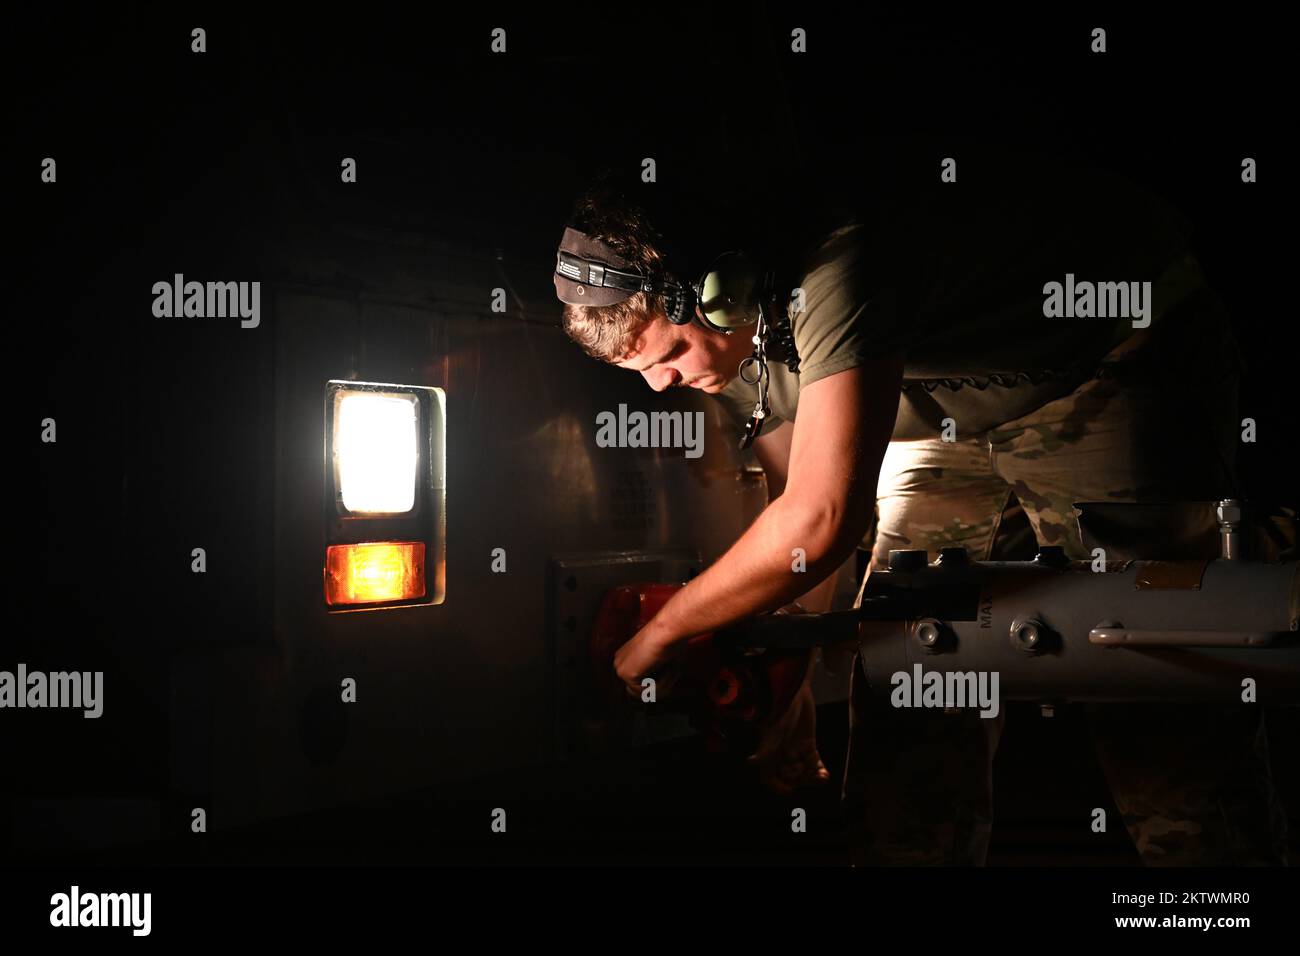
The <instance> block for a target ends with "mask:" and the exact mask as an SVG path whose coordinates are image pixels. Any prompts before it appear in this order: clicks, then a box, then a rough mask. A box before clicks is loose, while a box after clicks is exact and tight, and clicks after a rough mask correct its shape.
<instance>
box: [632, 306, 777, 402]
mask: <svg viewBox="0 0 1300 956" xmlns="http://www.w3.org/2000/svg"><path fill="white" fill-rule="evenodd" d="M753 351H754V343H753V341H752V339H751V337H750V335H747V334H746V333H745V331H743V330H742V331H738V332H733V333H732V334H731V335H720V334H718V333H716V332H710V331H709V330H707V329H703V328H701V327H700V326H698V325H696V324H694V323H692V324H690V325H673V324H672V323H671V322H669V321H668V320H667V318H666V317H665V316H664V315H663V314H662V313H659V315H658V316H655V317H653V318H651V320H650V321H648V322H647V323H646V324H645V325H644V326H643V327H642V329H641V333H640V335H639V336H638V337H637V340H636V342H635V343H634V345H633V348H632V351H631V352H629V353H628V354H627V355H624V356H623V357H622V358H621V359H620V360H619V361H617V362H615V363H614V364H616V365H617V366H618V367H619V368H626V369H631V370H632V371H634V372H640V373H641V374H642V376H644V378H645V380H646V382H648V383H649V385H650V387H651V388H653V389H654V390H655V391H656V392H662V391H663V390H664V389H666V388H674V387H677V386H681V387H689V388H698V389H699V390H700V391H702V392H707V393H709V394H710V395H712V394H713V393H715V392H720V391H722V389H723V388H724V387H726V385H727V383H728V382H730V381H731V380H732V379H733V378H735V376H736V370H737V369H738V368H739V366H740V363H741V362H742V361H743V360H744V359H745V358H746V357H747V356H749V355H750V354H751V353H752V352H753Z"/></svg>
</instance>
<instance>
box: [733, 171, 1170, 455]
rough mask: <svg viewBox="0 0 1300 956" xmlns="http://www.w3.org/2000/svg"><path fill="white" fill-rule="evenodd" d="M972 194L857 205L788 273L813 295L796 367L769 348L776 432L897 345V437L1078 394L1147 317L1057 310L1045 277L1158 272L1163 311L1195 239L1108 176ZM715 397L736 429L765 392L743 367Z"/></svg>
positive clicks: (1095, 278)
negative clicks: (812, 399)
mask: <svg viewBox="0 0 1300 956" xmlns="http://www.w3.org/2000/svg"><path fill="white" fill-rule="evenodd" d="M972 193H973V191H968V192H963V191H962V187H961V186H959V185H958V184H955V183H954V184H950V185H947V186H945V187H944V188H943V189H940V190H936V191H935V192H934V193H933V194H931V195H930V196H929V197H926V198H923V199H921V200H916V201H908V202H906V203H902V204H899V205H896V206H894V207H892V208H889V209H885V210H882V211H880V212H879V213H877V214H869V215H857V216H854V217H852V218H850V219H848V221H846V222H844V224H843V225H841V226H840V227H839V228H836V229H834V230H833V231H832V232H831V233H830V234H829V235H828V236H826V237H825V238H824V239H822V240H821V241H819V242H816V243H814V244H813V245H812V247H811V248H809V249H808V250H806V251H805V253H804V254H803V256H802V258H801V261H800V262H799V265H798V267H797V268H796V269H794V270H793V271H792V272H791V273H790V274H791V275H792V277H794V278H795V279H796V280H797V282H796V284H797V285H798V287H799V288H802V289H803V294H804V303H803V304H804V308H803V311H802V312H798V313H794V312H793V311H792V312H791V327H792V330H793V333H794V341H795V346H796V348H797V350H798V352H799V358H800V369H799V372H798V374H794V373H791V372H790V371H789V370H788V369H787V368H786V366H785V365H784V364H781V363H780V362H776V361H769V371H770V380H769V393H768V397H769V403H770V405H771V409H772V415H771V417H769V419H768V421H767V423H766V425H765V430H768V429H771V428H773V427H775V426H776V425H778V424H779V423H780V422H782V421H793V420H794V419H795V416H796V414H797V411H798V405H799V391H800V388H801V387H803V386H804V385H808V384H811V383H813V382H816V381H818V380H820V379H822V378H825V377H827V376H829V375H833V374H835V373H836V372H840V371H843V370H845V369H849V368H854V367H856V366H858V365H861V364H863V363H865V362H867V361H870V360H871V359H876V358H881V357H885V356H888V355H892V354H901V355H902V356H903V363H904V371H903V376H904V381H903V391H902V394H901V396H900V404H899V410H898V414H897V416H896V419H895V426H894V435H893V437H894V439H895V440H914V439H920V438H933V437H939V435H940V434H941V431H942V429H943V420H944V419H945V418H952V419H953V421H954V422H955V423H956V428H957V432H958V434H959V435H961V436H969V435H971V434H974V433H979V432H982V431H986V430H988V429H989V428H993V427H996V426H998V425H1000V424H1003V423H1005V422H1008V421H1012V420H1014V419H1016V418H1019V417H1020V416H1022V415H1025V414H1028V413H1029V412H1031V411H1033V410H1034V409H1036V408H1039V407H1041V406H1042V405H1044V404H1046V403H1047V402H1048V401H1052V400H1053V399H1055V398H1059V397H1060V396H1062V395H1065V394H1068V393H1069V392H1070V391H1073V389H1074V388H1076V387H1077V386H1078V385H1079V384H1080V383H1082V381H1084V380H1085V379H1086V378H1088V377H1090V376H1091V375H1092V374H1093V373H1094V372H1095V368H1096V362H1097V361H1098V360H1100V359H1101V358H1102V357H1103V356H1104V355H1105V354H1106V353H1107V352H1109V351H1110V350H1111V349H1112V348H1113V347H1114V346H1116V345H1118V344H1119V343H1120V342H1122V341H1123V340H1124V339H1125V338H1127V337H1128V336H1129V335H1130V334H1132V333H1133V331H1134V330H1135V329H1134V325H1133V319H1132V317H1131V316H1121V317H1112V318H1097V317H1051V318H1049V317H1047V316H1045V314H1044V300H1045V297H1046V296H1045V292H1044V286H1045V284H1046V283H1049V282H1053V281H1055V282H1059V283H1062V284H1063V285H1064V283H1065V282H1066V276H1067V273H1070V274H1072V275H1073V276H1074V281H1075V282H1076V283H1078V282H1084V281H1088V282H1126V283H1127V282H1139V283H1140V282H1143V281H1150V282H1152V283H1153V286H1154V288H1153V294H1152V299H1153V300H1154V304H1153V311H1154V312H1156V313H1157V315H1156V317H1157V318H1158V313H1159V310H1160V308H1161V304H1162V303H1161V299H1162V296H1163V297H1164V298H1166V299H1167V298H1169V296H1168V295H1165V292H1166V291H1167V290H1168V289H1169V288H1171V286H1170V284H1169V281H1170V280H1169V275H1170V274H1171V271H1172V270H1171V269H1170V267H1171V264H1174V263H1177V262H1180V261H1183V259H1184V255H1185V250H1186V246H1187V238H1188V237H1187V229H1186V225H1185V223H1184V222H1183V220H1182V219H1181V217H1179V216H1178V215H1177V214H1176V213H1175V212H1173V210H1172V209H1170V208H1169V207H1168V206H1167V205H1165V204H1164V203H1163V202H1161V201H1159V200H1158V199H1156V198H1155V197H1153V196H1151V195H1149V194H1146V193H1143V192H1142V191H1140V190H1138V189H1137V188H1136V187H1134V186H1132V184H1130V183H1128V182H1127V181H1125V180H1122V179H1119V178H1118V177H1113V176H1109V175H1104V174H1092V175H1090V176H1089V177H1087V178H1086V179H1081V180H1071V181H1068V182H1063V183H1062V182H1052V181H1050V180H1047V181H1045V182H1040V183H1038V184H1037V185H1028V184H1027V185H1025V186H1024V187H1023V188H1020V189H1018V190H1016V191H1015V192H1014V193H1013V194H1010V195H991V194H988V193H985V194H984V195H983V196H980V195H977V194H972ZM1184 280H1185V277H1184ZM963 379H965V380H966V381H963ZM991 379H993V380H996V382H997V384H995V383H994V382H993V381H991ZM717 397H718V398H719V399H720V400H721V401H722V402H723V403H724V405H725V406H726V408H727V410H728V413H729V414H730V416H731V417H732V418H733V419H734V420H735V422H736V424H737V425H738V426H740V425H742V424H743V423H744V422H745V421H747V420H748V419H749V416H750V414H751V412H752V410H753V407H754V402H755V400H756V398H757V390H756V388H755V387H754V386H752V385H747V384H745V383H744V382H742V381H741V380H740V379H739V378H738V377H737V378H735V379H733V380H732V381H731V382H730V383H729V384H728V385H727V387H726V388H725V389H724V390H723V391H722V392H720V393H718V394H717Z"/></svg>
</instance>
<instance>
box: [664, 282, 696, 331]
mask: <svg viewBox="0 0 1300 956" xmlns="http://www.w3.org/2000/svg"><path fill="white" fill-rule="evenodd" d="M664 312H666V313H667V315H668V321H669V322H671V323H672V324H673V325H686V324H687V323H688V322H690V321H691V317H692V315H693V314H694V312H695V296H694V294H693V293H692V290H691V289H690V288H689V287H688V286H680V285H679V286H676V287H675V291H672V292H666V293H665V294H664Z"/></svg>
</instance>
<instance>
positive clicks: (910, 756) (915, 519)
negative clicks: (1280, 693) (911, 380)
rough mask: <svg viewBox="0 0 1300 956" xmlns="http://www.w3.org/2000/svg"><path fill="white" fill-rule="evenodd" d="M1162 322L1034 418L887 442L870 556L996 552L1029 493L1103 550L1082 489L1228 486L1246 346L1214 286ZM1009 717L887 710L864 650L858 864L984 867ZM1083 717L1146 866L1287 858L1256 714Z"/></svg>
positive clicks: (1227, 710) (1217, 490) (1053, 523)
mask: <svg viewBox="0 0 1300 956" xmlns="http://www.w3.org/2000/svg"><path fill="white" fill-rule="evenodd" d="M1164 322H1165V323H1166V331H1165V332H1164V337H1163V338H1157V337H1155V336H1154V333H1155V331H1156V326H1155V325H1153V326H1152V328H1151V329H1149V330H1146V331H1147V332H1149V333H1152V334H1150V335H1147V334H1143V333H1138V334H1137V337H1135V338H1131V339H1130V340H1128V341H1127V342H1126V343H1125V344H1124V345H1123V346H1121V347H1120V348H1119V349H1117V350H1116V351H1115V352H1112V353H1111V355H1110V356H1108V357H1107V359H1108V360H1112V359H1113V360H1115V362H1116V364H1115V365H1114V370H1113V374H1109V375H1107V376H1105V377H1099V378H1094V379H1091V380H1089V381H1086V382H1085V383H1083V384H1082V385H1081V386H1079V387H1078V388H1077V389H1076V390H1075V391H1074V392H1073V393H1071V394H1069V395H1067V396H1065V397H1063V398H1061V399H1058V400H1056V401H1053V402H1050V403H1049V404H1047V405H1045V406H1043V407H1042V408H1040V409H1038V410H1036V411H1034V412H1032V413H1030V414H1028V415H1026V416H1024V417H1023V418H1020V419H1018V420H1016V421H1012V422H1008V423H1006V424H1005V425H1002V426H999V427H998V428H997V429H995V430H993V431H990V432H986V433H983V434H980V435H977V436H973V437H968V438H966V439H964V440H957V441H954V442H944V441H940V440H937V439H936V440H925V441H916V442H894V443H892V444H891V445H890V447H889V451H888V453H887V455H886V457H885V461H884V464H883V466H882V468H881V474H880V481H879V486H878V489H877V514H878V518H877V522H876V528H875V540H874V545H873V547H872V557H871V565H870V566H871V568H882V567H884V566H885V564H886V562H887V560H888V554H889V551H890V550H891V549H895V548H924V549H926V550H928V551H930V552H931V555H932V557H933V554H934V552H936V551H937V550H938V549H939V548H941V547H965V548H967V549H968V550H969V552H970V554H971V557H972V558H976V559H980V558H984V559H987V558H989V557H990V556H991V552H992V549H993V547H994V542H995V539H996V538H997V537H998V532H999V526H1000V524H1001V522H1002V521H1003V519H1004V515H1005V514H1007V512H1008V506H1009V505H1013V504H1014V502H1015V501H1017V500H1018V502H1019V506H1020V507H1021V508H1023V510H1024V514H1025V517H1027V518H1028V521H1029V524H1030V526H1032V529H1033V532H1034V535H1035V537H1036V538H1037V540H1038V543H1039V544H1044V545H1061V546H1063V547H1064V548H1065V549H1066V551H1067V553H1069V554H1070V555H1071V557H1074V558H1085V557H1087V558H1090V557H1091V555H1089V554H1087V553H1085V551H1084V549H1083V544H1082V541H1081V538H1080V533H1079V530H1078V526H1077V521H1076V520H1075V519H1074V516H1073V513H1072V512H1073V508H1072V506H1073V503H1074V502H1076V501H1107V500H1109V501H1143V500H1167V501H1178V500H1211V499H1217V498H1220V497H1224V496H1225V495H1227V494H1229V493H1230V490H1231V487H1232V486H1231V483H1230V482H1231V480H1232V479H1231V477H1230V476H1231V472H1232V461H1233V450H1234V448H1235V443H1236V441H1237V440H1238V438H1239V427H1240V425H1239V419H1238V418H1237V410H1236V384H1237V379H1238V366H1237V363H1236V362H1235V361H1234V360H1233V356H1235V354H1236V352H1235V343H1234V342H1233V341H1232V340H1231V334H1230V332H1229V331H1228V326H1227V324H1226V322H1225V321H1224V320H1223V319H1222V315H1221V309H1220V307H1219V306H1218V303H1217V299H1215V298H1214V297H1213V296H1212V295H1211V294H1209V293H1208V292H1207V293H1206V294H1205V295H1198V296H1194V297H1193V300H1192V301H1191V302H1190V303H1189V305H1188V306H1187V307H1184V308H1181V309H1179V310H1176V311H1175V312H1171V313H1170V314H1169V315H1168V316H1166V317H1165V319H1164ZM1171 322H1173V323H1177V322H1181V323H1182V325H1181V326H1177V325H1169V323H1171ZM1169 330H1172V331H1169ZM1225 482H1226V483H1225ZM858 600H859V601H861V592H859V596H858ZM882 697H883V695H882ZM1005 713H1006V712H1005V710H1004V711H1002V713H1001V714H999V716H998V717H997V718H994V719H985V718H981V717H979V716H978V714H977V713H975V712H973V711H970V710H964V709H963V710H961V711H959V712H953V713H944V712H942V711H933V710H931V711H926V710H923V709H895V708H892V707H890V706H889V704H888V701H887V700H885V699H878V698H874V697H872V695H870V694H869V693H868V691H867V682H866V680H865V679H863V675H862V671H861V669H860V667H858V666H857V665H856V662H855V666H854V668H853V685H852V691H851V698H850V744H849V757H848V762H847V765H846V769H845V779H844V788H843V800H844V802H845V809H846V811H847V812H848V814H849V817H850V820H851V821H853V822H854V825H855V828H857V827H861V830H860V832H859V834H858V835H857V836H856V838H855V839H854V844H855V846H854V858H855V860H856V861H857V862H859V863H866V864H891V863H894V864H897V863H902V864H920V865H934V864H957V865H961V864H968V865H969V864H976V865H979V864H982V863H983V862H984V861H985V858H986V854H987V851H988V845H989V838H990V832H991V825H992V818H993V776H992V766H993V757H994V755H995V753H996V751H997V746H998V740H999V738H1000V736H1001V733H1002V730H1003V726H1004V721H1005ZM1087 713H1088V718H1089V720H1088V722H1089V728H1090V736H1091V738H1092V743H1093V745H1094V748H1095V751H1096V753H1097V756H1098V759H1099V762H1100V765H1101V768H1102V770H1103V772H1104V774H1105V777H1106V780H1107V783H1108V784H1109V786H1110V788H1111V793H1112V795H1113V797H1114V800H1115V804H1116V806H1117V807H1118V808H1119V810H1120V813H1121V815H1122V817H1123V821H1124V824H1125V827H1126V828H1127V830H1128V833H1129V835H1130V836H1131V838H1132V840H1133V842H1134V844H1135V845H1136V848H1137V850H1138V852H1139V854H1140V855H1141V858H1142V860H1143V861H1144V862H1145V863H1147V864H1148V865H1189V864H1194V865H1218V864H1281V863H1285V845H1286V820H1285V813H1284V811H1283V810H1282V807H1281V803H1280V801H1279V799H1278V797H1277V796H1276V793H1275V791H1274V789H1273V785H1272V777H1271V772H1270V768H1269V757H1268V743H1267V738H1266V734H1265V729H1264V725H1263V717H1262V712H1261V711H1260V710H1259V709H1257V708H1247V707H1223V706H1220V705H1204V706H1202V705H1165V704H1161V705H1154V704H1151V705H1129V704H1105V705H1088V707H1087ZM1078 819H1079V824H1078V825H1079V826H1080V827H1086V826H1089V825H1090V823H1091V818H1090V808H1085V807H1082V806H1081V807H1080V808H1079V817H1078Z"/></svg>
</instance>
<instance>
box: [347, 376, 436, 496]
mask: <svg viewBox="0 0 1300 956" xmlns="http://www.w3.org/2000/svg"><path fill="white" fill-rule="evenodd" d="M337 400H338V407H337V409H336V410H335V412H334V427H335V428H336V429H337V431H336V432H335V435H334V456H335V462H336V467H337V468H338V483H339V496H340V497H341V498H342V499H343V507H344V508H346V509H347V510H348V511H349V512H351V513H352V514H357V513H368V514H402V513H405V512H407V511H410V510H411V508H412V507H413V506H414V505H415V478H416V468H417V467H418V466H419V454H418V436H417V434H416V399H415V396H414V395H411V394H409V393H408V394H402V393H386V392H343V391H340V392H339V393H338V399H337Z"/></svg>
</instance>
